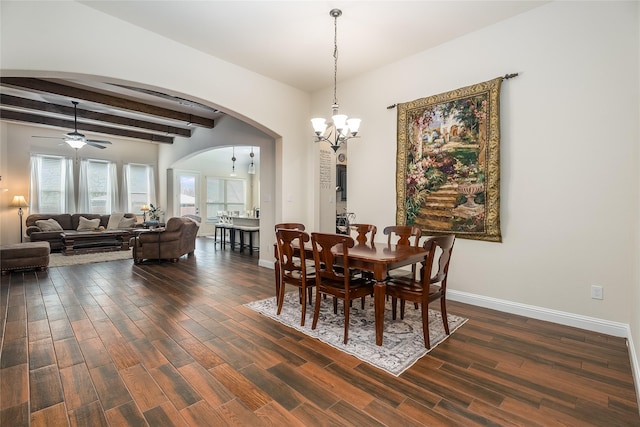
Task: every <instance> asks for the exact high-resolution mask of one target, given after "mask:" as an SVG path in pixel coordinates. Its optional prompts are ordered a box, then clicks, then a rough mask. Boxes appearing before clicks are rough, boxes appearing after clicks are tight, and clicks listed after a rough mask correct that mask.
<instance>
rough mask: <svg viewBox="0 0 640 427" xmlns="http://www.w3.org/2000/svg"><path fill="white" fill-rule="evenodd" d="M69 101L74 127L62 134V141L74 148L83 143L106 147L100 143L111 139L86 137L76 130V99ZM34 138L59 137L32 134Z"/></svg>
mask: <svg viewBox="0 0 640 427" xmlns="http://www.w3.org/2000/svg"><path fill="white" fill-rule="evenodd" d="M71 103H72V104H73V128H74V129H73V132H69V133H66V134H65V135H64V138H63V140H64V142H66V143H67V144H69V146H71V147H72V148H75V149H76V150H77V149H79V148H82V147H84V146H85V145H90V146H91V147H96V148H100V149H105V148H107V147H105V146H103V145H101V144H111V141H103V140H99V139H86V138H85V136H84V135H83V134H81V133H80V132H78V101H71ZM34 138H55V139H59V138H57V137H52V136H34Z"/></svg>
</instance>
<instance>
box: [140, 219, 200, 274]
mask: <svg viewBox="0 0 640 427" xmlns="http://www.w3.org/2000/svg"><path fill="white" fill-rule="evenodd" d="M199 228H200V223H199V222H197V221H195V220H193V219H191V218H187V217H173V218H169V220H168V221H167V224H166V226H165V227H164V230H162V231H144V232H138V233H137V236H136V237H134V238H132V239H131V242H130V244H131V246H132V247H133V259H134V262H135V263H136V264H138V263H140V262H142V260H145V259H168V260H170V261H171V262H177V261H178V258H180V257H181V256H183V255H185V254H188V255H189V256H191V255H193V251H195V249H196V234H197V233H198V229H199Z"/></svg>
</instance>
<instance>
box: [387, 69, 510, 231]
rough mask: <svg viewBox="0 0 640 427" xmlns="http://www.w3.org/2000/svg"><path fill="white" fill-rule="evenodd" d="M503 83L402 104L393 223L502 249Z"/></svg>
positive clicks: (470, 88) (400, 109)
mask: <svg viewBox="0 0 640 427" xmlns="http://www.w3.org/2000/svg"><path fill="white" fill-rule="evenodd" d="M501 83H502V77H499V78H496V79H493V80H490V81H488V82H484V83H479V84H476V85H472V86H467V87H464V88H461V89H457V90H454V91H451V92H446V93H443V94H439V95H434V96H430V97H427V98H422V99H418V100H415V101H412V102H407V103H403V104H398V150H397V163H396V192H397V201H396V222H397V224H399V225H415V226H418V227H420V229H421V230H422V234H423V235H424V234H427V235H437V234H450V233H453V234H455V235H456V236H457V237H461V238H467V239H475V240H487V241H494V242H500V241H502V236H501V234H500V203H499V202H500V158H499V154H500V152H499V150H500V120H499V119H500V117H499V102H500V85H501Z"/></svg>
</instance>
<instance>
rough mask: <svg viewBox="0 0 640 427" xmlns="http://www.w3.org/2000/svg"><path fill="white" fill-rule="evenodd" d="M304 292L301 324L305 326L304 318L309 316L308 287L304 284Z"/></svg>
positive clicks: (302, 290) (302, 291)
mask: <svg viewBox="0 0 640 427" xmlns="http://www.w3.org/2000/svg"><path fill="white" fill-rule="evenodd" d="M300 293H301V294H302V320H300V326H304V319H305V318H306V317H307V289H306V287H305V285H304V284H303V285H302V287H301V288H300Z"/></svg>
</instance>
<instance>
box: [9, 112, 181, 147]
mask: <svg viewBox="0 0 640 427" xmlns="http://www.w3.org/2000/svg"><path fill="white" fill-rule="evenodd" d="M0 118H2V119H3V120H14V121H19V122H27V123H37V124H41V125H47V126H55V127H59V128H66V129H69V132H70V131H72V130H73V129H74V122H73V120H64V119H58V118H55V117H47V116H39V115H37V114H31V113H22V112H19V111H13V110H6V109H4V108H0ZM78 130H83V131H86V132H96V133H102V134H107V135H114V136H121V137H124V138H133V139H141V140H144V141H149V142H159V143H163V144H173V137H171V136H163V135H156V134H153V133H145V132H139V131H134V130H128V129H119V128H113V127H108V126H101V125H94V124H90V123H82V122H78ZM61 137H62V135H61Z"/></svg>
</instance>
